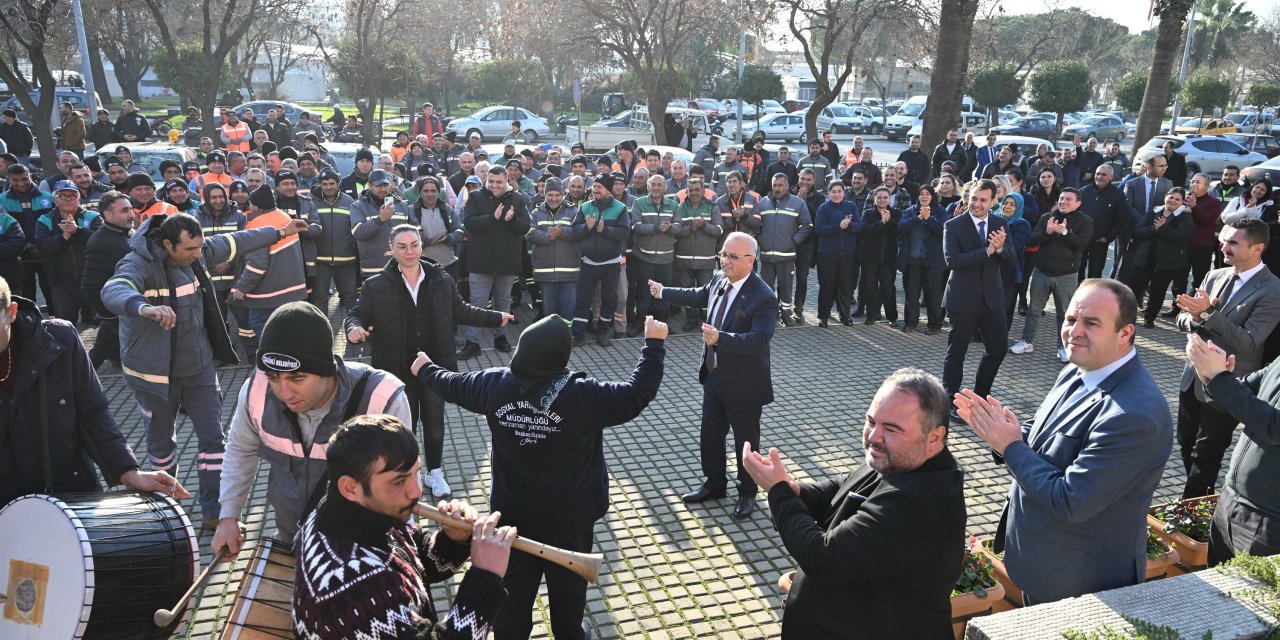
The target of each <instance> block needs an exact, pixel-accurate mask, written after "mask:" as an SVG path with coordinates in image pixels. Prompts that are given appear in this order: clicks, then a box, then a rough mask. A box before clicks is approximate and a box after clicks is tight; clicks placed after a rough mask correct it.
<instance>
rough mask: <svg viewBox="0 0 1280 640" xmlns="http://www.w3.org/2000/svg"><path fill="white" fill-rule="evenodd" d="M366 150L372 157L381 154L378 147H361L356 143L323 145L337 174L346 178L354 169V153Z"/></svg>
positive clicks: (329, 143)
mask: <svg viewBox="0 0 1280 640" xmlns="http://www.w3.org/2000/svg"><path fill="white" fill-rule="evenodd" d="M366 147H367V148H368V149H369V150H370V151H372V152H373V157H375V158H376V157H378V154H380V153H382V152H381V151H380V150H378V147H376V146H373V145H363V144H359V143H356V142H326V143H324V149H325V151H328V152H329V154H330V155H332V156H333V163H334V164H335V165H337V166H335V167H334V169H335V170H337V172H338V173H340V174H342V175H344V176H346V175H350V174H351V173H352V172H353V171H355V169H356V152H357V151H359V150H360V149H363V148H366Z"/></svg>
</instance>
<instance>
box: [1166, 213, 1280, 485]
mask: <svg viewBox="0 0 1280 640" xmlns="http://www.w3.org/2000/svg"><path fill="white" fill-rule="evenodd" d="M1220 240H1221V243H1222V257H1223V259H1224V260H1226V263H1227V265H1228V266H1226V267H1223V268H1221V269H1214V270H1213V271H1210V272H1209V275H1207V276H1205V279H1204V283H1202V284H1201V285H1200V287H1199V288H1198V289H1196V294H1195V295H1194V296H1189V295H1186V294H1183V295H1180V296H1178V297H1177V298H1176V299H1175V300H1174V302H1175V303H1176V304H1177V305H1178V308H1179V309H1181V310H1182V311H1181V312H1180V313H1179V314H1178V319H1177V323H1178V328H1179V329H1181V330H1183V331H1186V332H1188V333H1192V334H1195V335H1198V336H1200V337H1201V338H1203V339H1205V340H1212V341H1213V343H1214V344H1216V345H1217V346H1218V347H1219V348H1221V349H1222V350H1223V351H1225V352H1226V353H1227V354H1228V355H1232V356H1235V358H1236V363H1235V368H1234V369H1233V373H1235V375H1237V376H1247V375H1249V374H1251V373H1253V372H1254V371H1257V370H1258V369H1261V368H1262V366H1263V361H1262V346H1263V343H1265V342H1266V340H1267V336H1269V335H1271V331H1272V329H1274V328H1275V327H1276V325H1277V324H1280V278H1277V277H1276V276H1274V275H1272V273H1271V271H1270V270H1268V269H1267V266H1266V265H1265V264H1263V263H1262V252H1263V251H1264V250H1265V249H1266V247H1267V240H1268V231H1267V223H1265V222H1263V221H1261V220H1258V219H1255V218H1244V219H1241V220H1237V221H1235V222H1232V223H1231V224H1229V225H1227V226H1226V228H1225V229H1223V230H1222V234H1221V235H1220ZM1178 390H1179V396H1178V446H1179V447H1180V448H1181V450H1182V464H1183V468H1184V469H1186V472H1187V483H1186V485H1185V486H1184V488H1183V490H1182V497H1183V498H1195V497H1199V496H1204V495H1209V494H1211V493H1213V487H1214V484H1215V483H1216V482H1217V480H1218V471H1219V470H1220V469H1221V468H1222V457H1223V455H1225V454H1226V452H1227V447H1228V446H1230V444H1231V436H1232V433H1233V432H1234V431H1235V429H1236V424H1237V422H1238V421H1237V420H1236V417H1235V416H1233V415H1231V414H1230V413H1228V412H1227V411H1226V410H1225V409H1224V408H1223V407H1222V406H1221V405H1218V404H1217V403H1214V402H1210V401H1209V400H1208V399H1207V397H1206V396H1205V392H1204V391H1205V390H1204V384H1202V383H1201V382H1200V379H1199V378H1198V377H1197V376H1196V372H1195V369H1194V368H1193V367H1192V365H1191V362H1190V361H1188V362H1187V364H1186V366H1184V367H1183V368H1182V382H1181V384H1180V385H1179V387H1178Z"/></svg>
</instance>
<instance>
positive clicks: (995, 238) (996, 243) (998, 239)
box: [987, 229, 1008, 253]
mask: <svg viewBox="0 0 1280 640" xmlns="http://www.w3.org/2000/svg"><path fill="white" fill-rule="evenodd" d="M1007 237H1008V235H1007V234H1006V233H1005V231H1004V229H996V230H995V231H992V232H991V233H990V235H989V236H988V238H989V240H988V242H989V244H987V248H988V250H989V252H990V253H997V252H999V251H1000V250H1001V249H1003V248H1004V241H1005V238H1007Z"/></svg>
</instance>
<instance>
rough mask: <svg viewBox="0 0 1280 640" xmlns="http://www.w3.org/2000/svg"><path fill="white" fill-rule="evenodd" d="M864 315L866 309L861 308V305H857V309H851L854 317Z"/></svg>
mask: <svg viewBox="0 0 1280 640" xmlns="http://www.w3.org/2000/svg"><path fill="white" fill-rule="evenodd" d="M864 315H866V310H865V309H863V308H862V307H858V308H857V309H854V310H853V317H854V318H861V317H862V316H864Z"/></svg>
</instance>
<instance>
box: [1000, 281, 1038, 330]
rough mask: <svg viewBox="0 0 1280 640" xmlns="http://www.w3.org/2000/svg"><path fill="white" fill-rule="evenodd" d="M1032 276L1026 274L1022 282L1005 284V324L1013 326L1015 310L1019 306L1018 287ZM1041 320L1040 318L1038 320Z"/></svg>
mask: <svg viewBox="0 0 1280 640" xmlns="http://www.w3.org/2000/svg"><path fill="white" fill-rule="evenodd" d="M1030 279H1031V276H1024V277H1023V278H1022V282H1020V283H1019V282H1015V283H1013V284H1010V283H1008V282H1006V283H1005V284H1004V324H1005V326H1007V327H1012V326H1013V310H1014V308H1015V307H1017V306H1018V287H1021V286H1023V285H1025V284H1026V282H1027V280H1030ZM1037 322H1039V320H1037Z"/></svg>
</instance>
